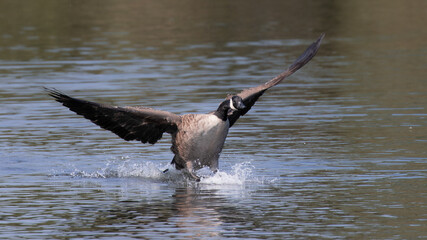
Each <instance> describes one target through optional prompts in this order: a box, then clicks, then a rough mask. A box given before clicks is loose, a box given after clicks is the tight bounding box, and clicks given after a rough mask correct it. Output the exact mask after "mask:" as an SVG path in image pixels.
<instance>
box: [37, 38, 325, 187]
mask: <svg viewBox="0 0 427 240" xmlns="http://www.w3.org/2000/svg"><path fill="white" fill-rule="evenodd" d="M323 37H324V34H322V35H321V36H320V37H319V38H318V39H317V41H316V42H314V43H313V44H311V45H310V46H309V47H308V48H307V49H306V50H305V52H304V53H303V54H302V55H301V56H300V57H299V58H298V59H297V60H296V61H295V62H294V63H293V64H292V65H291V66H289V68H288V69H287V70H285V71H284V72H282V73H281V74H279V75H278V76H277V77H275V78H273V79H271V80H270V81H267V82H266V83H264V84H261V85H259V86H256V87H253V88H247V89H244V90H243V91H241V92H240V93H239V94H236V95H229V96H228V97H227V98H226V99H225V100H224V101H223V102H221V104H220V105H219V106H218V108H217V109H216V110H215V111H213V112H210V113H207V114H184V115H176V114H173V113H170V112H166V111H160V110H155V109H151V108H145V107H117V106H111V105H106V104H99V103H95V102H90V101H86V100H81V99H77V98H73V97H70V96H68V95H66V94H64V93H62V92H60V91H58V90H55V89H49V88H45V89H46V91H47V92H48V94H49V95H50V96H52V97H53V98H54V99H55V100H56V101H58V102H60V103H62V104H63V105H64V106H66V107H68V108H69V109H70V110H71V111H74V112H75V113H77V114H79V115H82V116H83V117H85V118H87V119H89V120H91V121H92V122H93V123H95V124H97V125H99V126H100V127H101V128H104V129H106V130H110V131H111V132H113V133H115V134H117V135H118V136H119V137H121V138H123V139H124V140H126V141H130V140H136V141H141V142H142V143H151V144H154V143H156V142H157V141H158V140H159V139H161V138H162V136H163V133H169V134H171V135H172V147H171V151H172V152H173V153H174V158H173V160H172V163H173V164H174V165H175V168H176V169H179V170H180V169H183V170H185V172H186V173H187V174H188V175H189V176H190V177H191V178H193V179H195V180H199V177H198V176H197V175H196V174H195V173H194V171H195V170H198V169H200V168H202V167H205V166H207V167H209V168H210V169H211V170H212V171H216V170H217V169H218V158H219V156H220V153H221V151H222V148H223V146H224V142H225V139H226V137H227V134H228V130H229V128H230V127H231V126H233V125H234V123H235V122H236V121H237V120H238V119H239V117H240V116H243V115H244V114H246V113H247V112H248V111H249V110H250V109H251V107H252V106H253V105H254V104H255V102H256V101H257V100H258V98H259V97H260V96H261V95H262V94H264V92H265V91H266V90H267V89H269V88H271V87H273V86H275V85H277V84H279V83H280V82H281V81H282V80H283V79H285V78H286V77H287V76H289V75H291V74H292V73H294V72H296V71H297V70H298V69H300V68H301V67H302V66H304V65H305V64H306V63H308V62H309V61H310V60H311V59H312V58H313V57H314V56H315V54H316V53H317V50H318V49H319V47H320V42H321V40H322V39H323Z"/></svg>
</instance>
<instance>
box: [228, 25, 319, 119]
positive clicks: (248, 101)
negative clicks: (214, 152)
mask: <svg viewBox="0 0 427 240" xmlns="http://www.w3.org/2000/svg"><path fill="white" fill-rule="evenodd" d="M324 36H325V34H324V33H323V34H322V35H320V37H319V38H318V39H317V40H316V41H315V42H314V43H312V44H311V45H310V46H309V47H308V48H307V49H306V50H305V51H304V53H303V54H301V56H300V57H298V59H297V60H295V62H294V63H293V64H292V65H291V66H289V67H288V69H286V71H284V72H282V73H281V74H279V75H278V76H276V77H275V78H273V79H271V80H270V81H268V82H266V83H263V84H261V85H259V86H256V87H253V88H247V89H244V90H243V91H241V92H240V93H239V94H237V95H238V96H240V97H241V98H242V99H243V103H244V104H245V106H246V108H245V109H243V110H240V111H231V112H230V113H229V116H228V119H229V121H230V127H231V126H232V125H233V124H234V123H235V122H236V121H237V119H239V117H240V116H243V115H245V114H246V113H247V112H248V111H249V110H250V109H251V108H252V106H253V105H254V104H255V102H256V101H257V100H258V98H259V97H261V95H262V94H264V92H265V91H267V89H269V88H271V87H273V86H275V85H277V84H279V83H280V82H281V81H282V80H283V79H285V78H286V77H288V76H290V75H292V74H293V73H294V72H296V71H297V70H298V69H300V68H301V67H303V66H304V65H305V64H307V63H308V62H309V61H310V60H311V59H312V58H313V57H314V56H315V55H316V53H317V50H319V47H320V42H321V41H322V39H323V37H324ZM231 96H232V95H230V96H228V98H230V97H231Z"/></svg>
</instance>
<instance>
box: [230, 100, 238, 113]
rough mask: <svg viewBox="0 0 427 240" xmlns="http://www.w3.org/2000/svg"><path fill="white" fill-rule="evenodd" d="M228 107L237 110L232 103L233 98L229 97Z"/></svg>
mask: <svg viewBox="0 0 427 240" xmlns="http://www.w3.org/2000/svg"><path fill="white" fill-rule="evenodd" d="M230 108H231V109H233V110H235V111H237V108H235V107H234V105H233V100H232V99H230Z"/></svg>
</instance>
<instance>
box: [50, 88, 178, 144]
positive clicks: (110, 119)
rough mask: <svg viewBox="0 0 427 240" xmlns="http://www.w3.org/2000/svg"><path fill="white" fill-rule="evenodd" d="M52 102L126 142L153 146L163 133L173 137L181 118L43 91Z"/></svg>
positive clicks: (159, 112) (146, 109)
mask: <svg viewBox="0 0 427 240" xmlns="http://www.w3.org/2000/svg"><path fill="white" fill-rule="evenodd" d="M45 90H46V91H47V92H48V94H49V95H50V96H52V97H53V98H55V100H56V101H58V102H60V103H62V104H63V105H64V106H66V107H68V108H69V109H70V110H71V111H73V112H75V113H77V114H79V115H82V116H83V117H85V118H87V119H89V120H90V121H92V122H93V123H95V124H97V125H98V126H100V127H101V128H104V129H107V130H110V131H111V132H113V133H115V134H117V135H118V136H119V137H121V138H123V139H124V140H126V141H130V140H137V141H141V142H142V143H147V142H148V143H151V144H154V143H156V142H157V141H158V140H159V139H160V138H162V135H163V133H164V132H166V133H170V134H173V133H175V132H176V131H177V125H178V124H179V123H180V122H181V117H180V116H178V115H176V114H173V113H170V112H166V111H159V110H155V109H151V108H143V107H116V106H111V105H106V104H99V103H95V102H89V101H85V100H81V99H77V98H73V97H70V96H67V95H65V94H64V93H62V92H60V91H57V90H55V89H48V88H45Z"/></svg>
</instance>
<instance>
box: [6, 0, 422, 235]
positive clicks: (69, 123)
mask: <svg viewBox="0 0 427 240" xmlns="http://www.w3.org/2000/svg"><path fill="white" fill-rule="evenodd" d="M43 3H44V4H43V5H41V4H40V3H39V2H38V1H25V2H24V1H0V20H1V21H0V28H1V29H2V32H1V33H0V101H1V107H0V163H1V165H2V167H1V168H0V183H1V184H0V200H1V201H0V209H1V210H0V237H1V238H2V239H16V238H17V237H18V236H19V237H20V238H27V239H33V238H54V239H68V238H119V237H123V238H148V239H156V238H161V239H164V238H194V239H218V238H228V237H230V238H244V239H249V238H270V239H287V238H289V239H325V238H333V239H348V238H350V239H351V238H354V239H416V238H419V237H421V238H422V237H423V236H426V235H427V233H426V231H425V229H424V228H425V227H423V226H425V219H426V215H427V213H426V211H425V208H424V205H425V202H426V194H425V186H426V184H427V182H426V177H425V176H426V171H425V169H426V156H427V150H426V149H427V148H425V145H426V143H427V136H426V133H427V129H426V123H427V121H426V118H427V115H426V112H427V111H426V106H427V97H426V96H427V95H426V92H427V88H426V87H427V85H426V84H425V76H427V74H426V70H425V66H424V65H425V64H424V63H425V62H426V56H427V55H426V54H425V53H426V45H425V41H424V40H425V39H426V37H427V32H426V30H425V29H426V28H425V27H424V23H425V22H426V14H425V12H424V11H422V9H426V7H427V6H425V5H426V3H424V2H421V1H412V2H401V1H387V3H385V2H381V1H377V2H369V3H368V2H366V3H364V2H347V1H321V2H320V1H312V0H304V1H269V2H266V3H262V4H260V3H259V2H256V3H255V2H251V1H249V2H248V1H244V2H243V1H232V2H230V1H215V2H199V1H192V0H187V1H160V2H154V1H127V2H117V1H102V2H101V1H50V0H48V1H44V2H43ZM321 32H326V33H327V35H326V38H325V40H324V43H323V45H322V47H321V49H320V51H319V53H318V55H317V56H316V57H315V58H314V59H313V61H312V62H311V63H310V64H308V65H307V66H306V67H304V68H303V69H301V71H299V72H298V73H296V74H295V75H294V76H292V77H291V78H289V79H288V80H286V81H285V82H283V83H282V84H281V85H279V86H277V87H275V88H273V89H271V90H269V92H267V93H266V94H265V95H264V96H263V97H262V98H261V100H260V101H259V102H258V103H257V104H256V106H255V107H254V108H253V109H252V110H251V111H250V112H249V113H248V114H247V115H246V116H245V117H243V118H241V119H240V120H239V122H238V123H237V124H236V125H235V126H233V128H232V129H231V130H230V134H229V137H228V138H227V142H226V145H225V148H224V151H223V154H222V156H221V159H220V171H219V172H218V173H217V174H215V175H212V173H210V172H209V171H206V172H203V169H202V172H201V173H200V174H203V175H205V178H204V179H202V181H201V182H200V183H197V184H196V183H192V182H188V181H186V180H185V178H184V177H183V176H182V174H180V173H179V172H177V171H170V172H168V173H167V174H163V173H162V170H163V169H165V168H167V167H168V166H169V165H168V164H169V162H170V160H171V159H172V153H170V151H169V148H170V137H169V136H165V137H164V139H162V140H161V141H160V142H159V143H158V144H156V145H152V146H151V145H142V144H139V143H132V142H125V141H122V140H121V139H118V138H117V137H116V136H115V135H114V134H111V133H109V132H107V131H103V130H100V129H99V128H98V127H96V126H94V125H93V124H92V123H90V122H88V121H86V120H85V119H83V118H80V117H78V116H75V115H74V114H73V113H72V112H69V111H68V110H66V109H64V108H63V107H62V106H60V105H59V104H57V103H55V102H53V101H52V100H51V99H49V97H48V96H46V95H45V93H44V92H43V90H42V86H48V87H55V88H57V89H60V90H62V91H64V92H66V93H69V94H71V95H73V96H76V97H80V98H84V99H88V100H93V101H98V102H105V103H110V104H116V105H144V106H149V107H154V108H157V109H161V110H166V111H171V112H174V113H177V114H181V113H189V112H195V113H204V112H209V111H211V110H213V109H215V108H216V107H217V105H218V104H219V103H220V102H221V100H222V99H223V98H224V97H225V96H226V94H227V93H235V92H239V91H240V90H241V89H242V88H245V87H251V86H256V85H258V84H259V83H261V82H264V81H266V80H268V79H270V78H271V77H273V76H275V75H276V74H278V73H280V72H281V71H282V70H283V68H284V66H286V65H288V64H290V63H292V61H293V60H294V59H295V57H297V56H298V55H299V53H300V52H301V51H302V50H304V49H305V47H306V46H307V45H308V44H309V43H311V42H312V41H313V40H314V39H315V38H316V37H317V36H318V35H319V34H320V33H321Z"/></svg>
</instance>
